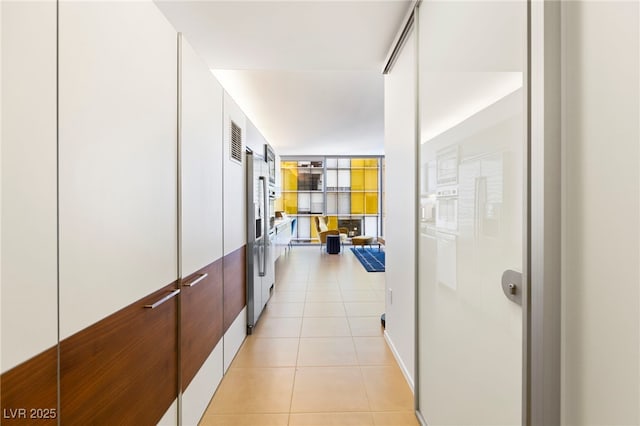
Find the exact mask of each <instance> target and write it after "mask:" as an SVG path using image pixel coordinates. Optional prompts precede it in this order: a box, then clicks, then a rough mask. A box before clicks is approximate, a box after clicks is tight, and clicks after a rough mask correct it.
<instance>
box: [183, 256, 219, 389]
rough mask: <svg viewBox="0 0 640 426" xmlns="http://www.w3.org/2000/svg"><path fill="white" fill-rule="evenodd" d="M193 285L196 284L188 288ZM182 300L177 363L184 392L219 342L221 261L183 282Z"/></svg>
mask: <svg viewBox="0 0 640 426" xmlns="http://www.w3.org/2000/svg"><path fill="white" fill-rule="evenodd" d="M205 274H206V276H205ZM192 283H195V285H193V286H190V284H192ZM181 298H182V300H181V301H182V306H181V309H180V327H181V329H180V345H181V351H180V358H181V359H180V364H181V372H182V390H183V391H184V390H185V389H186V388H187V386H189V383H190V382H191V380H192V379H193V378H194V376H195V375H196V373H197V372H198V370H199V369H200V367H202V364H204V362H205V361H206V360H207V358H208V357H209V355H210V354H211V351H213V349H214V348H215V346H216V345H217V344H218V342H219V341H220V339H222V334H223V331H222V326H223V321H222V320H223V315H222V312H223V307H222V259H219V260H217V261H215V262H214V263H212V264H211V265H209V266H207V267H205V268H203V269H201V270H200V271H197V272H196V273H195V274H192V275H190V276H189V277H187V278H186V279H184V280H183V284H182V294H181ZM212 385H214V384H212ZM212 392H213V390H212Z"/></svg>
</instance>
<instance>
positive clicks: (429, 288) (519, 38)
mask: <svg viewBox="0 0 640 426" xmlns="http://www.w3.org/2000/svg"><path fill="white" fill-rule="evenodd" d="M526 17H527V5H526V2H524V1H515V2H487V1H481V2H441V1H425V2H423V3H422V4H421V5H420V7H419V18H418V24H419V25H418V30H419V87H420V93H419V96H420V117H419V121H420V139H419V141H418V142H419V151H420V153H419V161H420V168H421V170H420V176H421V179H420V190H419V193H420V206H418V212H419V218H420V229H419V255H418V264H419V279H418V298H419V314H418V315H419V319H418V327H419V342H418V350H419V359H418V363H419V389H418V391H419V401H418V405H419V411H420V414H421V415H422V416H423V417H424V419H425V420H426V422H427V423H428V424H432V425H445V424H448V425H515V424H520V423H521V416H522V402H521V400H522V390H521V389H522V379H521V377H522V346H523V341H522V309H521V307H520V305H519V304H518V303H516V302H515V301H513V300H511V299H510V298H508V297H507V295H506V294H505V292H504V291H503V285H502V276H503V273H504V272H505V271H508V270H509V271H512V272H511V274H512V275H513V278H512V279H511V280H510V281H509V282H510V283H512V284H516V287H515V289H514V292H515V293H516V295H518V296H519V295H521V291H522V286H521V284H520V283H519V282H518V280H517V276H518V274H519V273H521V272H522V271H523V253H524V250H523V245H524V244H525V241H523V217H524V215H523V205H524V204H523V193H524V179H525V177H524V173H525V168H524V166H523V165H524V160H525V157H524V153H525V152H526V149H525V147H526V144H527V139H526V137H525V135H526V131H525V130H526V128H525V125H526V123H527V120H526V110H525V108H524V105H525V99H524V94H525V93H526V89H525V87H526V81H525V74H524V71H525V69H526V34H527V32H526V28H527V27H526V22H527V20H526ZM507 284H508V283H507Z"/></svg>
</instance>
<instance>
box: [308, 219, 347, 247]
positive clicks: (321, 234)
mask: <svg viewBox="0 0 640 426" xmlns="http://www.w3.org/2000/svg"><path fill="white" fill-rule="evenodd" d="M313 220H314V222H315V224H316V231H317V232H318V238H319V239H320V250H321V251H322V246H323V245H324V244H326V243H327V235H339V236H340V243H341V244H342V245H344V242H345V241H346V240H347V234H348V232H349V230H348V229H347V228H338V229H329V226H327V218H326V216H314V217H313Z"/></svg>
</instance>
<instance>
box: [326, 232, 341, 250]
mask: <svg viewBox="0 0 640 426" xmlns="http://www.w3.org/2000/svg"><path fill="white" fill-rule="evenodd" d="M327 253H329V254H338V253H340V235H327Z"/></svg>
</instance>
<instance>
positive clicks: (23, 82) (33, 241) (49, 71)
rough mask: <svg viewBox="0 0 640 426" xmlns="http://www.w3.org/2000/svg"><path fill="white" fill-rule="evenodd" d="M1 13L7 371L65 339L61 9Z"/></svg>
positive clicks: (34, 5) (51, 5)
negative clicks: (59, 214) (60, 220)
mask: <svg viewBox="0 0 640 426" xmlns="http://www.w3.org/2000/svg"><path fill="white" fill-rule="evenodd" d="M0 9H1V10H2V21H1V22H2V25H0V29H1V32H2V41H3V42H2V123H3V127H2V153H1V157H2V168H1V170H2V235H1V240H2V258H1V259H2V260H1V268H2V276H1V288H2V292H1V293H2V320H1V323H2V330H1V332H0V334H1V336H2V345H1V347H2V353H1V357H0V359H1V361H2V363H1V365H0V371H2V372H5V371H7V370H9V369H11V368H12V367H15V366H16V365H18V364H20V363H21V362H23V361H26V360H27V359H29V358H31V357H33V356H34V355H37V354H39V353H40V352H42V351H43V350H45V349H48V348H50V347H52V346H55V345H56V344H57V337H58V336H57V322H58V306H57V302H56V298H57V286H58V284H57V259H56V257H57V248H56V244H57V242H56V241H57V235H56V230H57V223H56V220H57V218H56V205H57V200H56V4H55V2H53V1H46V2H2V3H1V4H0ZM24 52H29V54H28V55H25V54H24Z"/></svg>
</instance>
